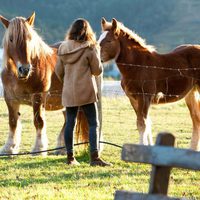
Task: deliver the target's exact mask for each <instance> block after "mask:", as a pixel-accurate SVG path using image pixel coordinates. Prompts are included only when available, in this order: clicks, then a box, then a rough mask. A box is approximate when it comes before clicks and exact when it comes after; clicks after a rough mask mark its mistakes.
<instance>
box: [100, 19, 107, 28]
mask: <svg viewBox="0 0 200 200" xmlns="http://www.w3.org/2000/svg"><path fill="white" fill-rule="evenodd" d="M107 23H108V22H107V21H106V19H105V18H104V17H102V19H101V28H102V30H105V28H106V24H107Z"/></svg>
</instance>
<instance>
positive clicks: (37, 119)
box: [32, 95, 48, 156]
mask: <svg viewBox="0 0 200 200" xmlns="http://www.w3.org/2000/svg"><path fill="white" fill-rule="evenodd" d="M44 102H45V101H44V97H42V96H41V95H34V97H33V113H34V125H35V128H36V140H35V145H34V147H33V150H32V152H38V151H45V150H47V147H48V139H47V135H46V120H45V106H44ZM41 155H43V156H46V155H47V152H42V153H41Z"/></svg>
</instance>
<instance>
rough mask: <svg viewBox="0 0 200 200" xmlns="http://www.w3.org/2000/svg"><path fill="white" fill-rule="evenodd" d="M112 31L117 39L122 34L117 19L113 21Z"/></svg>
mask: <svg viewBox="0 0 200 200" xmlns="http://www.w3.org/2000/svg"><path fill="white" fill-rule="evenodd" d="M112 30H113V32H114V35H115V37H116V38H117V37H118V36H119V34H120V28H119V27H118V22H117V20H116V19H115V18H113V19H112Z"/></svg>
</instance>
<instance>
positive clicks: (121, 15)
mask: <svg viewBox="0 0 200 200" xmlns="http://www.w3.org/2000/svg"><path fill="white" fill-rule="evenodd" d="M0 5H1V7H0V14H1V15H3V16H5V17H7V18H8V19H11V18H13V17H15V16H24V17H28V16H29V15H30V14H31V13H32V12H33V11H35V12H36V22H35V27H36V29H37V31H38V32H39V34H40V35H42V36H43V38H44V39H45V40H46V41H47V42H48V43H54V42H56V41H60V40H63V38H64V35H65V32H66V30H67V29H68V27H69V26H70V24H71V23H72V21H73V20H74V19H76V18H79V17H83V18H86V19H87V20H88V21H89V22H90V23H91V25H92V27H93V29H94V30H95V32H96V34H97V37H98V36H99V35H100V33H101V25H100V21H101V18H102V17H105V18H106V19H108V20H111V19H112V18H116V19H117V20H119V21H121V22H122V23H124V25H125V26H127V27H128V28H130V29H132V30H134V31H135V32H136V33H138V34H139V35H140V36H141V37H143V38H145V39H146V40H147V43H148V44H152V45H154V46H156V47H157V49H158V50H159V51H161V52H166V51H168V50H170V49H173V48H175V47H176V46H177V45H180V44H183V43H199V40H200V30H199V24H200V12H199V9H200V1H198V0H190V1H188V0H181V1H175V0H168V1H163V0H132V1H130V0H123V1H121V0H109V1H107V0H96V1H91V0H82V1H79V0H73V1H72V0H45V1H39V0H38V1H37V0H0ZM3 34H4V28H3V26H1V27H0V38H2V37H3Z"/></svg>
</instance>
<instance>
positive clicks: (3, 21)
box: [0, 15, 10, 28]
mask: <svg viewBox="0 0 200 200" xmlns="http://www.w3.org/2000/svg"><path fill="white" fill-rule="evenodd" d="M0 19H1V22H2V23H3V25H4V26H5V28H8V26H9V24H10V22H9V20H7V19H6V18H5V17H3V16H2V15H0Z"/></svg>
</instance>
